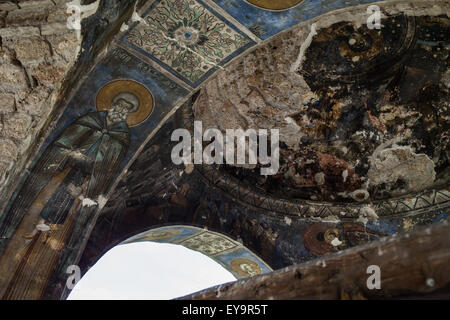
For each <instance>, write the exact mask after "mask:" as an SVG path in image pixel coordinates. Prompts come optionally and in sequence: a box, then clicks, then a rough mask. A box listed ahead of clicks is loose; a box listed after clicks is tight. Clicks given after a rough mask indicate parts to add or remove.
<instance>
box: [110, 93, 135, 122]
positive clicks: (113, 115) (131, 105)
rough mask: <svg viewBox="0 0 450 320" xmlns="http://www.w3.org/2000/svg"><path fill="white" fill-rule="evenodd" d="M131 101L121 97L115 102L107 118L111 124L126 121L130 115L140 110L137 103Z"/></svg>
mask: <svg viewBox="0 0 450 320" xmlns="http://www.w3.org/2000/svg"><path fill="white" fill-rule="evenodd" d="M130 100H134V99H130ZM130 100H128V99H126V98H123V97H119V98H118V99H116V100H115V101H114V102H113V104H112V106H111V109H110V110H108V116H107V117H108V121H109V122H110V123H117V122H121V121H125V120H126V119H127V116H128V115H129V114H130V113H133V112H135V111H136V110H137V109H138V107H139V106H138V105H137V104H136V103H135V101H130Z"/></svg>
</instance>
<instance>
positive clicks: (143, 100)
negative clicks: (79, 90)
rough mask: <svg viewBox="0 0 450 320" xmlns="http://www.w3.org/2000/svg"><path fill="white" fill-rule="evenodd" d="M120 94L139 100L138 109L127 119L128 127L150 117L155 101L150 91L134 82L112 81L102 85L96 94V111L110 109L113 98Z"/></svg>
mask: <svg viewBox="0 0 450 320" xmlns="http://www.w3.org/2000/svg"><path fill="white" fill-rule="evenodd" d="M120 93H131V94H133V95H134V96H136V98H137V99H138V100H139V108H138V110H137V111H136V112H133V113H131V114H130V115H128V117H127V124H128V126H129V127H134V126H137V125H139V124H141V123H142V122H144V121H145V120H147V118H148V117H149V116H150V114H151V113H152V111H153V107H154V102H155V99H153V95H152V93H151V92H150V90H148V89H147V87H145V86H144V85H143V84H141V83H139V82H137V81H134V80H114V81H111V82H109V83H107V84H106V85H104V86H103V87H102V88H101V89H100V91H99V92H98V94H97V98H96V105H97V110H98V111H105V110H109V109H111V105H112V103H113V100H114V98H115V97H117V95H118V94H120Z"/></svg>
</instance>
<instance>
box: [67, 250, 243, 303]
mask: <svg viewBox="0 0 450 320" xmlns="http://www.w3.org/2000/svg"><path fill="white" fill-rule="evenodd" d="M235 280H236V278H235V277H234V276H233V275H232V274H231V272H229V271H228V270H226V269H225V268H224V267H222V266H221V265H220V264H218V263H217V262H215V261H214V260H212V259H211V258H209V257H207V256H205V255H203V254H202V253H199V252H196V251H193V250H190V249H187V248H185V247H183V246H180V245H174V244H167V243H155V242H136V243H130V244H124V245H119V246H116V247H114V248H112V249H111V250H109V251H108V252H107V253H106V254H105V255H104V256H103V257H102V258H101V259H100V260H99V261H98V262H97V263H96V264H95V265H94V266H93V267H92V268H91V269H89V271H88V272H86V274H85V275H84V276H83V278H82V279H81V280H80V281H79V282H78V283H77V285H76V286H75V288H74V289H73V290H72V292H71V293H70V295H69V297H68V298H67V299H68V300H80V299H82V300H99V299H105V300H118V299H121V300H128V299H136V300H141V299H155V300H156V299H159V300H167V299H173V298H177V297H180V296H184V295H186V294H189V293H193V292H196V291H199V290H202V289H206V288H209V287H212V286H215V285H218V284H222V283H226V282H230V281H235Z"/></svg>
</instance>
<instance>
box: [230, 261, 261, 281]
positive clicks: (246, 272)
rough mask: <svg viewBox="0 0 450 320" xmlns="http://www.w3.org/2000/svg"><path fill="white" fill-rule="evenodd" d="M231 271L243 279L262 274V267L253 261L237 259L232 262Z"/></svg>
mask: <svg viewBox="0 0 450 320" xmlns="http://www.w3.org/2000/svg"><path fill="white" fill-rule="evenodd" d="M231 269H233V270H234V271H236V272H237V273H238V274H240V275H241V276H243V277H252V276H256V275H258V274H261V273H262V270H261V267H260V266H259V265H258V264H257V263H256V262H255V261H253V260H250V259H246V258H236V259H234V260H233V261H231Z"/></svg>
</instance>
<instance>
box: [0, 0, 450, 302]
mask: <svg viewBox="0 0 450 320" xmlns="http://www.w3.org/2000/svg"><path fill="white" fill-rule="evenodd" d="M371 2H373V1H340V0H336V1H319V0H304V1H280V2H278V5H280V6H278V5H277V6H274V5H273V3H272V2H270V1H256V0H255V1H250V0H249V1H244V0H218V1H214V2H213V1H201V0H189V1H188V0H177V1H175V0H160V1H159V0H156V1H149V2H146V3H145V4H144V6H143V7H142V8H141V10H138V12H137V13H136V15H133V19H132V21H130V22H129V23H128V25H124V26H123V28H122V29H121V30H122V31H121V32H120V33H119V34H118V35H117V36H116V38H115V39H114V41H113V42H112V44H111V45H110V47H109V48H108V51H107V52H106V54H105V55H104V56H103V57H102V58H101V59H100V60H99V62H98V64H97V65H96V66H95V68H94V69H93V70H92V71H91V72H90V73H89V75H87V77H86V80H85V81H84V82H83V83H81V85H80V87H79V89H78V90H77V92H76V93H75V95H74V97H73V98H72V100H71V101H70V103H68V105H67V107H66V108H65V111H64V113H63V114H62V115H61V117H60V118H59V119H58V120H57V121H55V125H54V129H53V130H52V131H51V132H50V133H49V135H48V136H47V138H46V140H45V142H44V145H43V147H42V148H41V150H40V151H39V152H38V154H37V155H36V157H35V158H34V161H33V163H32V165H31V166H30V167H29V168H28V170H27V171H26V172H25V173H24V177H23V179H22V182H21V184H20V185H19V186H18V187H17V189H16V191H15V193H14V195H13V197H12V198H11V199H10V201H9V202H8V205H7V206H6V209H5V210H4V212H3V214H2V216H1V217H0V219H1V220H0V241H1V242H0V274H2V275H4V276H0V297H2V298H5V299H13V298H24V297H27V298H40V297H47V298H60V297H61V296H64V295H66V294H67V289H65V288H64V283H65V279H66V277H67V274H66V273H65V270H66V269H67V266H69V265H72V264H74V263H79V264H80V266H81V267H82V270H83V271H85V270H86V269H87V268H88V267H89V266H91V265H92V264H93V263H95V261H96V260H98V259H99V258H100V257H101V255H102V254H103V253H104V252H106V251H107V250H108V249H109V248H111V247H112V246H114V245H116V244H118V243H121V242H122V241H124V240H126V239H128V238H130V237H131V236H133V235H136V234H138V233H141V232H144V231H145V232H147V230H149V229H153V228H157V227H163V228H165V229H161V230H166V231H167V229H170V230H172V232H173V233H172V234H171V233H170V232H167V233H166V234H169V235H172V236H171V237H170V238H167V239H163V240H164V241H166V240H167V241H169V240H170V239H172V240H170V241H178V240H179V241H184V245H186V246H187V247H191V248H194V247H195V248H196V249H198V250H199V251H203V252H204V253H208V252H206V250H212V251H211V252H209V254H211V255H214V256H215V257H216V258H217V261H219V263H221V264H222V265H227V268H231V269H232V270H234V272H235V273H236V272H237V271H236V270H238V267H237V266H240V265H242V262H243V261H244V260H239V259H250V258H251V257H254V258H255V260H254V261H255V263H256V264H257V265H258V267H259V268H261V272H262V273H264V272H267V271H270V270H271V269H270V268H273V269H278V268H282V267H285V266H288V265H291V264H293V263H299V262H303V261H308V260H311V259H314V258H316V257H318V256H321V255H324V254H328V253H331V252H336V251H340V250H343V249H346V248H349V247H352V246H356V245H360V244H364V243H367V242H369V241H373V240H376V239H379V238H381V237H383V236H386V235H392V234H396V233H398V232H404V231H409V230H412V229H413V228H415V227H416V226H419V225H424V224H430V223H438V222H439V221H442V220H444V219H446V218H447V216H448V207H449V206H450V191H449V189H448V178H449V176H448V174H449V172H448V143H449V140H448V101H449V99H448V98H449V69H448V68H449V66H448V57H449V46H450V43H449V41H450V39H449V38H448V37H449V35H450V32H449V31H450V30H449V29H450V26H449V19H448V12H449V8H448V4H445V3H440V4H439V7H440V8H441V9H439V10H437V11H436V8H435V7H433V9H430V11H429V12H428V11H426V8H427V7H430V6H429V5H428V6H427V4H426V3H425V2H420V4H419V2H417V3H416V4H415V7H414V10H416V11H414V12H416V13H417V14H416V15H413V16H411V15H407V14H405V13H402V12H400V10H399V8H398V7H396V6H395V5H392V6H391V7H389V6H386V7H383V9H385V10H386V11H387V12H385V13H384V18H383V20H382V23H383V26H384V28H382V29H381V30H380V31H378V30H376V31H374V30H368V29H367V27H366V26H365V25H361V21H359V20H361V19H362V18H361V17H362V16H363V15H364V14H366V7H367V6H362V7H360V8H357V7H355V8H353V9H352V10H353V11H349V12H346V11H345V12H344V11H342V12H341V15H339V14H338V13H336V14H329V15H326V16H325V17H324V18H321V19H315V20H314V22H315V23H316V24H317V26H316V27H317V32H312V26H311V23H310V22H308V21H307V20H309V19H312V18H315V17H318V16H319V15H322V14H325V13H327V12H330V11H332V10H335V9H340V8H344V7H353V6H356V5H358V4H367V3H371ZM395 3H397V1H396V2H395ZM406 7H407V6H406ZM389 8H390V9H389ZM389 10H390V11H389ZM388 11H389V12H391V13H389V12H388ZM419 13H420V14H419ZM302 22H303V23H302ZM299 23H300V24H299ZM294 26H295V27H294ZM291 27H293V28H291ZM289 28H291V29H289ZM285 29H289V30H286V31H284V32H281V31H283V30H285ZM272 36H273V38H271V37H272ZM308 37H310V40H311V42H310V43H309V44H308V45H307V46H306V47H305V49H306V50H305V51H302V47H304V46H303V44H304V43H307V42H308ZM269 38H270V39H269ZM263 40H264V41H263ZM194 120H201V121H203V123H204V127H214V128H219V129H221V130H222V129H232V128H238V127H240V128H243V129H247V128H280V138H281V144H280V154H281V160H280V165H281V166H280V170H279V173H278V174H277V175H275V176H261V175H259V168H254V167H233V166H227V165H220V166H219V165H218V166H215V165H213V166H207V165H203V166H196V167H195V168H194V169H192V168H188V167H184V166H177V165H174V164H173V163H172V161H171V158H170V152H171V149H172V147H173V146H174V143H173V142H171V141H170V136H171V133H172V132H173V130H175V129H176V128H187V129H192V125H193V121H194ZM175 224H182V225H194V226H199V227H205V226H206V227H208V228H209V229H210V230H216V231H218V232H221V233H224V234H227V235H230V237H231V238H233V239H234V240H224V239H225V238H223V237H221V236H219V235H217V236H216V235H215V236H213V237H218V238H217V239H216V240H217V241H215V242H214V245H211V246H209V245H208V246H202V243H203V242H202V240H201V237H202V233H198V234H197V233H195V235H194V236H192V237H191V238H183V240H180V239H181V238H179V237H180V234H183V232H187V231H186V230H194V229H192V228H191V229H190V228H189V227H183V228H182V231H181V233H177V232H178V231H179V230H181V229H177V228H171V227H169V226H170V225H175ZM161 230H160V231H161ZM195 230H197V229H195ZM153 232H154V230H153V231H150V233H148V234H146V236H149V237H150V238H152V237H153V238H152V239H153V240H149V239H150V238H149V239H147V240H149V241H157V240H158V239H154V237H155V236H157V235H155V234H154V233H153ZM199 232H200V231H199ZM202 232H203V231H202ZM211 234H212V233H211ZM141 236H142V235H141ZM177 237H178V238H177ZM168 239H169V240H168ZM176 239H178V240H176ZM147 240H146V241H147ZM241 241H242V242H243V244H244V245H245V246H246V247H248V248H249V249H250V250H252V251H253V252H255V253H257V254H258V256H259V257H261V258H260V259H259V258H257V256H256V255H254V254H251V253H248V255H247V256H246V255H245V254H244V253H243V252H241V251H239V252H238V251H236V252H238V253H236V252H235V251H233V250H234V248H237V247H233V246H234V245H236V246H238V243H239V244H240V243H241ZM219 244H221V245H219ZM228 245H231V246H228ZM215 246H218V247H217V248H216V247H215ZM219 247H220V248H219ZM240 248H242V247H240ZM84 249H85V250H84ZM214 250H216V251H214ZM221 250H223V251H221ZM229 250H231V251H229ZM248 252H250V251H248ZM246 254H247V253H246ZM261 259H263V260H264V261H265V262H263V261H262V260H261ZM233 261H235V262H234V263H233ZM266 263H267V265H266ZM269 265H270V267H269ZM250 266H253V267H254V268H253V269H257V270H259V269H258V268H256V266H255V265H253V264H252V263H250ZM233 268H234V269H233ZM237 273H238V275H239V276H240V277H242V276H244V275H243V274H239V272H237ZM36 274H37V275H38V276H36ZM30 283H31V284H32V285H30ZM24 288H27V289H26V290H25V289H24Z"/></svg>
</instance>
